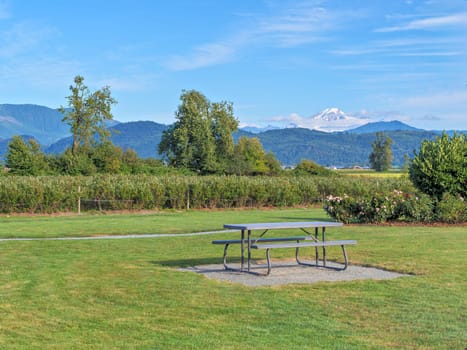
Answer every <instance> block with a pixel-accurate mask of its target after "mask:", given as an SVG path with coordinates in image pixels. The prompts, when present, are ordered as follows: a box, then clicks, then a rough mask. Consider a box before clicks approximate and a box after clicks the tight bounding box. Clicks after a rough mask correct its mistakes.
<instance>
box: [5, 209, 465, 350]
mask: <svg viewBox="0 0 467 350" xmlns="http://www.w3.org/2000/svg"><path fill="white" fill-rule="evenodd" d="M323 219H326V216H325V214H324V212H323V211H322V210H320V209H283V210H236V211H213V212H210V211H190V212H162V213H155V214H146V215H96V216H93V215H83V216H70V217H0V237H61V236H95V235H101V234H105V235H108V234H118V235H121V234H127V233H177V232H178V233H182V232H193V231H210V230H218V229H221V228H222V224H223V223H240V222H255V221H286V220H291V221H292V220H296V221H303V220H323ZM281 234H284V232H281ZM291 234H292V233H291ZM232 235H236V234H235V233H219V234H212V235H202V236H192V237H175V236H174V237H164V238H144V239H121V240H81V241H76V240H75V241H56V240H34V241H0V314H1V315H2V316H1V321H0V348H1V349H240V348H241V349H464V348H465V347H467V259H466V257H467V227H466V226H451V227H449V226H439V227H436V226H431V227H424V226H357V225H355V226H344V227H342V228H336V229H332V230H331V229H330V230H329V231H328V238H329V239H340V238H342V239H356V240H358V245H356V246H353V247H349V249H348V251H349V255H350V261H351V263H353V264H362V265H368V266H377V267H381V268H385V269H388V270H393V271H400V272H405V273H410V274H413V276H410V277H402V278H398V279H394V280H387V281H370V280H366V281H353V282H333V283H329V282H328V283H318V284H313V285H288V286H281V287H260V288H251V287H245V286H243V285H238V284H233V283H225V282H218V281H214V280H208V279H206V278H204V277H203V276H201V275H197V274H193V273H188V272H180V271H178V270H177V268H178V267H184V266H192V265H195V264H209V263H220V262H221V255H222V248H221V247H219V246H213V245H212V244H211V243H210V242H211V240H213V239H222V238H227V237H232ZM235 237H236V236H235ZM232 253H233V252H232ZM330 253H333V252H330ZM335 253H336V255H335V256H334V255H332V254H330V258H331V259H333V258H334V259H337V260H338V259H340V254H338V253H339V252H338V251H336V252H335ZM262 255H263V254H261V256H262ZM291 256H293V252H288V251H278V252H277V253H275V254H274V258H275V259H279V258H288V257H291ZM272 273H274V270H273V272H272ZM310 273H313V271H312V269H310Z"/></svg>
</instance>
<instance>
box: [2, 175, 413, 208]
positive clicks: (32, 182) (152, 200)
mask: <svg viewBox="0 0 467 350" xmlns="http://www.w3.org/2000/svg"><path fill="white" fill-rule="evenodd" d="M394 190H401V191H405V192H413V191H414V188H413V186H412V185H411V183H410V181H408V180H407V179H405V178H399V179H391V178H388V179H376V178H375V179H372V178H362V179H358V178H353V177H327V176H293V177H292V176H286V177H284V176H279V177H265V176H257V177H246V176H174V175H162V176H149V175H97V176H36V177H32V176H21V177H20V176H15V177H0V211H1V212H2V213H57V212H77V210H78V203H79V200H80V199H81V200H83V201H84V200H93V201H102V202H104V201H105V202H112V209H119V205H120V206H121V207H120V209H134V210H143V209H145V210H162V209H201V208H242V207H268V206H273V207H290V206H307V205H313V204H317V203H321V202H322V201H323V200H324V199H325V198H327V197H328V196H329V195H342V196H343V195H344V194H348V195H352V196H370V195H371V194H372V193H376V192H392V191H394ZM129 202H130V203H131V206H130V207H129V206H128V203H129ZM119 203H120V204H119Z"/></svg>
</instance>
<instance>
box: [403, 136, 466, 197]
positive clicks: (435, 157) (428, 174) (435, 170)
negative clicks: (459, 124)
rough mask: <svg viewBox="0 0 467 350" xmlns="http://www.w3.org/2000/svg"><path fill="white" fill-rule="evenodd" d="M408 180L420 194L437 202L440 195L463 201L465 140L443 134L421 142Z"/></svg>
mask: <svg viewBox="0 0 467 350" xmlns="http://www.w3.org/2000/svg"><path fill="white" fill-rule="evenodd" d="M409 176H410V180H411V181H412V182H413V184H414V185H415V186H416V187H417V188H418V189H419V190H420V191H422V192H424V193H426V194H428V195H430V196H432V197H435V198H437V199H438V200H440V199H441V198H442V197H443V194H444V193H448V194H451V195H461V196H462V197H463V198H466V197H467V137H466V135H465V134H454V135H453V136H452V137H449V135H448V134H446V133H443V134H442V136H441V137H437V138H436V140H435V141H428V140H425V141H423V142H422V144H421V146H420V150H419V152H418V153H417V152H415V157H414V159H413V160H412V162H411V164H410V168H409Z"/></svg>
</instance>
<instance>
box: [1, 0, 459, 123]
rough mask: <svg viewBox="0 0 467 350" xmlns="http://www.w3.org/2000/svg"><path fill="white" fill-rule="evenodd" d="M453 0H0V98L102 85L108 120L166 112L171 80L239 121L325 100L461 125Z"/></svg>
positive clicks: (381, 115)
mask: <svg viewBox="0 0 467 350" xmlns="http://www.w3.org/2000/svg"><path fill="white" fill-rule="evenodd" d="M466 34H467V1H466V0H426V1H421V0H420V1H416V0H410V1H409V0H353V1H348V0H329V1H324V0H323V1H319V0H316V1H315V0H310V1H305V0H297V1H292V0H290V1H288V0H264V1H261V0H191V1H189V0H170V1H168V0H132V1H127V0H113V1H110V0H108V1H106V0H92V1H88V0H80V1H73V2H70V1H63V0H43V1H24V0H0V103H14V104H20V103H34V104H40V105H45V106H49V107H52V108H56V107H59V106H60V105H65V104H66V99H65V97H66V96H68V95H69V90H68V87H69V85H70V84H71V83H72V81H73V78H74V76H76V75H82V76H84V78H85V84H87V85H88V86H89V87H90V88H91V89H99V88H101V87H103V86H105V85H109V86H110V88H111V91H112V95H113V96H114V97H115V98H116V99H117V100H118V105H116V106H115V108H114V110H113V111H114V116H115V119H117V120H119V121H134V120H153V121H156V122H159V123H164V124H168V123H172V122H173V121H174V112H175V110H176V109H177V106H178V104H179V97H180V94H181V92H182V90H184V89H185V90H189V89H196V90H199V91H201V92H202V93H203V94H205V95H206V97H207V98H209V99H210V100H211V101H215V102H217V101H222V100H226V101H231V102H233V105H234V110H235V115H236V117H237V118H238V119H239V121H240V122H241V123H242V124H250V125H253V124H255V125H260V126H265V125H268V124H275V125H285V124H287V123H289V122H291V121H293V122H295V123H298V124H301V125H306V123H307V120H308V119H309V118H310V117H311V116H312V115H314V114H316V113H318V112H319V111H321V110H323V109H325V108H328V107H338V108H340V109H342V110H343V111H345V112H347V113H349V114H352V115H355V116H364V117H367V118H370V119H371V120H373V121H379V120H394V119H398V120H401V121H404V122H406V123H408V124H410V125H413V126H416V127H420V128H424V129H464V130H465V129H467V35H466Z"/></svg>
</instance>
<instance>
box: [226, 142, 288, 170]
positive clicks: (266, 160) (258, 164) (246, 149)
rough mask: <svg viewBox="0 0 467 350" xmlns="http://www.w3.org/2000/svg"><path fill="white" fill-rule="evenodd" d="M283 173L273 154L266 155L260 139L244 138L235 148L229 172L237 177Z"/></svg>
mask: <svg viewBox="0 0 467 350" xmlns="http://www.w3.org/2000/svg"><path fill="white" fill-rule="evenodd" d="M280 171H281V168H280V163H279V162H278V161H277V160H276V158H275V157H274V155H273V154H272V153H266V152H265V151H264V149H263V145H262V144H261V142H260V140H259V138H257V137H253V138H249V137H245V136H242V137H240V139H239V140H238V142H237V144H236V145H235V147H234V156H233V158H232V160H231V162H230V163H229V170H228V172H229V173H231V174H236V175H273V174H278V173H279V172H280Z"/></svg>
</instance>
